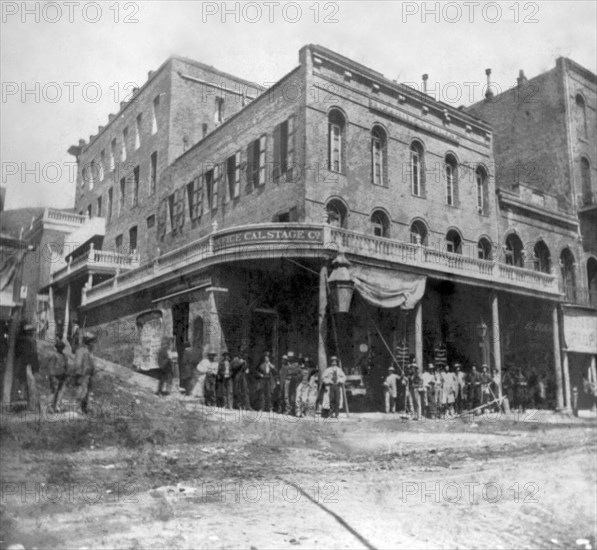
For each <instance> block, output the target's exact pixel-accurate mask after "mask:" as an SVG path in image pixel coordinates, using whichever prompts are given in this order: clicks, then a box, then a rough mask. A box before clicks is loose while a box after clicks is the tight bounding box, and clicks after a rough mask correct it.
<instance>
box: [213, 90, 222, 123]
mask: <svg viewBox="0 0 597 550" xmlns="http://www.w3.org/2000/svg"><path fill="white" fill-rule="evenodd" d="M214 121H215V123H216V124H221V123H222V122H224V98H223V97H216V110H215V113H214Z"/></svg>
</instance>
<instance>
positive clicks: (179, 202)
mask: <svg viewBox="0 0 597 550" xmlns="http://www.w3.org/2000/svg"><path fill="white" fill-rule="evenodd" d="M184 195H185V188H184V187H181V188H180V189H177V190H176V191H175V192H174V230H175V231H182V228H183V226H184Z"/></svg>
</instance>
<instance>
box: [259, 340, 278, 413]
mask: <svg viewBox="0 0 597 550" xmlns="http://www.w3.org/2000/svg"><path fill="white" fill-rule="evenodd" d="M259 372H260V374H261V375H262V379H261V381H260V382H261V394H262V396H263V409H264V410H265V411H266V412H269V411H271V410H272V392H273V391H274V389H275V383H276V382H275V381H276V378H277V376H276V374H277V373H276V367H275V366H274V364H273V363H272V362H271V361H270V353H269V351H266V352H265V353H264V354H263V361H262V362H261V364H260V365H259Z"/></svg>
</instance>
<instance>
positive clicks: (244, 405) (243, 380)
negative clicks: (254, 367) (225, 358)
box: [230, 348, 253, 411]
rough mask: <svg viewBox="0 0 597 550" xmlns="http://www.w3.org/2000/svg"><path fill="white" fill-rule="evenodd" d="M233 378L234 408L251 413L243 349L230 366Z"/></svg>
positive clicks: (247, 366) (247, 374) (247, 368)
mask: <svg viewBox="0 0 597 550" xmlns="http://www.w3.org/2000/svg"><path fill="white" fill-rule="evenodd" d="M230 366H231V367H232V376H233V378H234V402H235V407H236V408H237V409H240V410H246V411H252V410H253V408H252V407H251V401H250V396H249V381H248V377H249V364H248V362H247V354H246V352H245V351H244V349H242V348H241V349H239V351H238V353H237V355H236V357H234V359H232V363H231V364H230Z"/></svg>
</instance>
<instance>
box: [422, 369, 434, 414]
mask: <svg viewBox="0 0 597 550" xmlns="http://www.w3.org/2000/svg"><path fill="white" fill-rule="evenodd" d="M433 369H435V367H434V366H433V363H429V364H428V365H427V368H425V369H424V370H423V374H421V388H422V389H421V392H420V393H421V408H422V410H423V414H424V415H425V416H429V404H430V403H432V401H433V380H434V376H433V374H432V371H433Z"/></svg>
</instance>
